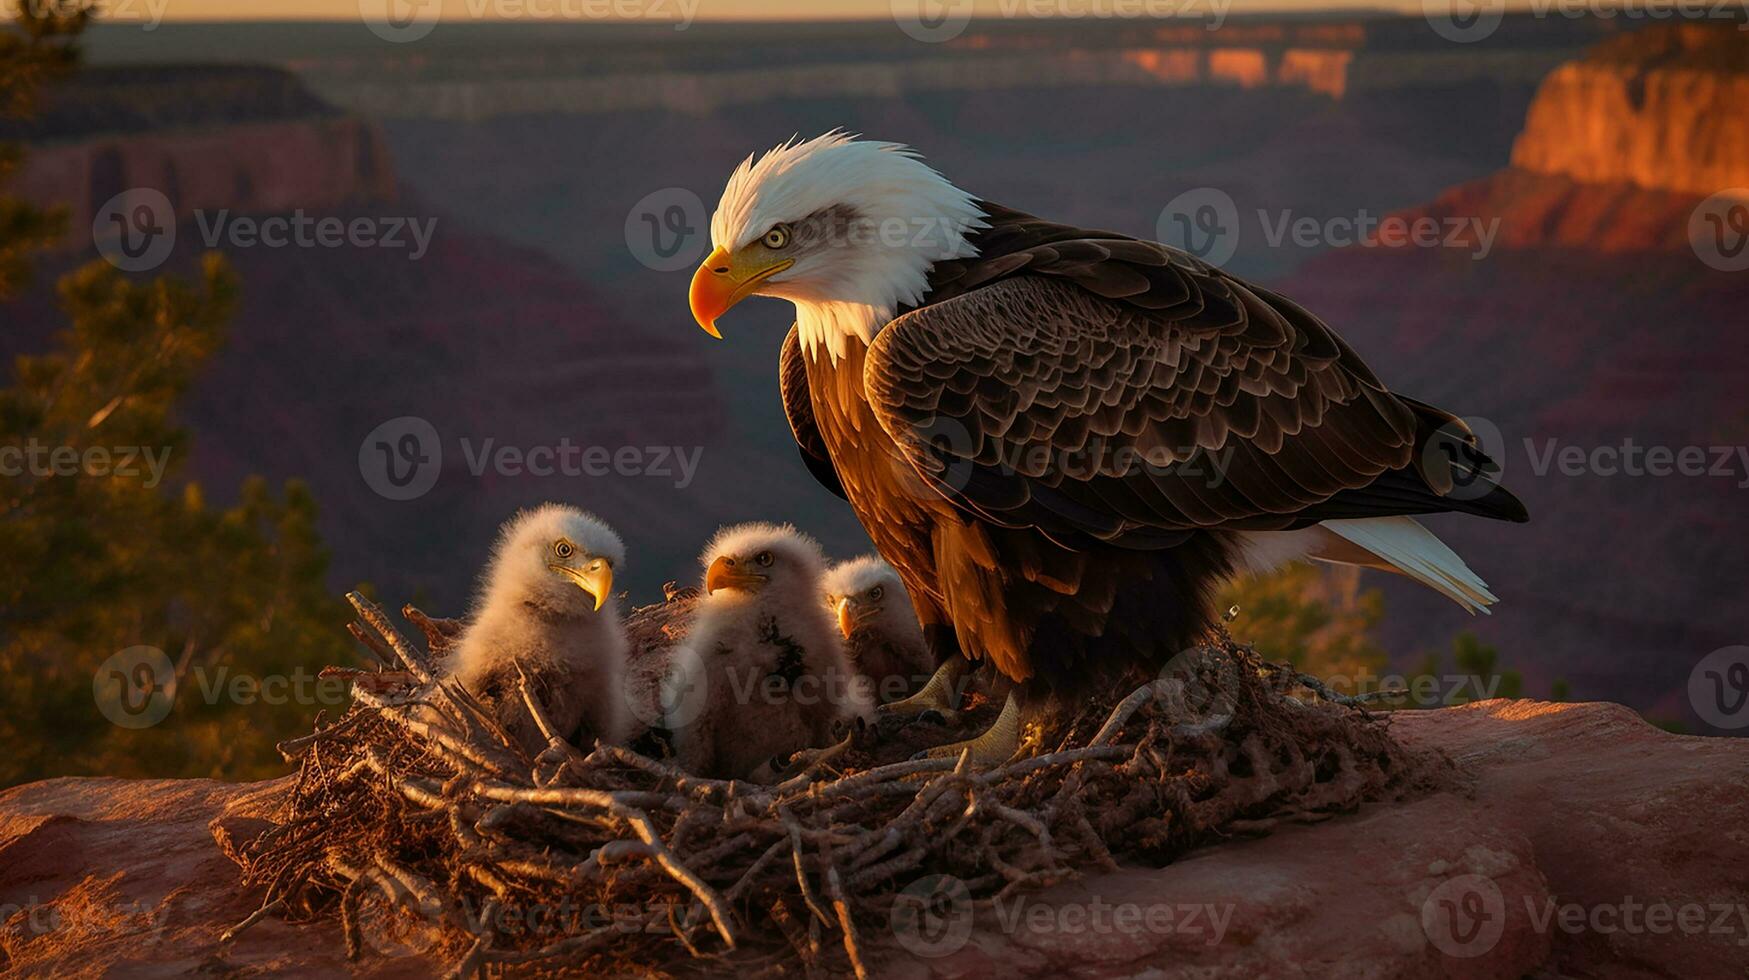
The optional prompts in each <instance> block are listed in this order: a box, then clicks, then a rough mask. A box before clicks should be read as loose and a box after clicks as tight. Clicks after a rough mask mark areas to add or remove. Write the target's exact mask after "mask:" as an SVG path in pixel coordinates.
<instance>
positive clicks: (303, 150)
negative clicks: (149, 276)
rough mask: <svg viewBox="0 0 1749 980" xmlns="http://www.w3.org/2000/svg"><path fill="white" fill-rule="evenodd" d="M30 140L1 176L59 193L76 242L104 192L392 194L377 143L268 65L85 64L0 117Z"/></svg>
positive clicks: (254, 209)
mask: <svg viewBox="0 0 1749 980" xmlns="http://www.w3.org/2000/svg"><path fill="white" fill-rule="evenodd" d="M0 127H3V128H0V140H14V139H22V140H25V141H28V142H29V143H30V144H31V150H30V152H29V154H27V155H26V157H25V160H24V166H23V168H22V169H21V170H20V172H19V174H18V176H17V178H16V179H15V181H14V182H13V184H12V187H13V188H14V189H16V190H17V191H18V192H19V193H20V194H22V195H23V196H24V197H25V198H26V199H29V200H36V201H55V202H61V203H64V204H66V205H67V206H68V207H69V209H70V211H71V214H70V222H69V229H68V231H69V234H68V237H67V239H66V244H67V245H68V246H70V247H72V248H75V249H84V248H86V247H87V246H88V245H89V244H90V241H91V224H92V219H93V218H94V217H95V216H96V215H97V213H98V212H99V210H100V209H101V208H102V207H103V206H104V204H105V202H107V201H109V200H110V199H111V198H112V197H114V196H115V195H117V194H120V193H121V192H123V191H126V190H129V189H132V188H142V187H144V188H152V189H155V190H158V191H161V192H162V193H164V194H165V195H166V196H167V197H168V198H169V199H170V202H171V205H172V207H174V208H175V210H176V214H177V216H178V217H179V218H180V219H182V220H188V219H189V218H190V216H192V215H193V214H194V212H196V211H200V210H207V211H217V210H221V209H229V210H231V211H234V212H248V213H258V214H265V213H276V212H289V211H292V210H294V209H298V208H303V209H306V210H317V211H319V210H323V209H343V208H348V207H355V206H358V205H362V204H369V203H377V202H383V201H392V200H394V199H395V198H396V196H397V188H396V180H395V172H394V166H393V163H392V161H391V158H390V154H389V150H388V145H387V143H386V142H385V141H384V139H383V136H382V133H381V132H380V130H379V129H378V128H377V126H376V125H375V124H374V123H371V122H368V121H366V120H363V119H359V118H357V117H354V116H350V115H346V114H344V113H342V112H341V111H340V110H338V109H336V108H335V107H333V106H331V105H329V104H328V103H326V102H323V101H322V100H321V99H319V98H317V97H316V96H315V95H314V94H312V93H311V92H310V91H309V90H308V89H307V88H306V87H305V86H304V85H303V83H302V82H301V81H299V80H298V78H297V77H296V76H295V75H293V74H291V73H290V72H287V71H282V70H280V69H277V68H259V67H248V66H217V65H214V66H161V67H135V68H94V69H90V70H87V71H84V72H81V73H80V74H78V75H76V76H74V77H73V78H72V79H70V80H68V81H67V82H65V83H63V84H59V85H57V86H55V87H54V88H53V89H51V90H50V93H49V95H48V97H47V98H46V99H45V101H44V104H43V106H42V107H41V111H40V112H39V114H38V115H37V116H36V117H35V118H33V119H30V120H26V121H23V122H12V121H8V122H5V123H0Z"/></svg>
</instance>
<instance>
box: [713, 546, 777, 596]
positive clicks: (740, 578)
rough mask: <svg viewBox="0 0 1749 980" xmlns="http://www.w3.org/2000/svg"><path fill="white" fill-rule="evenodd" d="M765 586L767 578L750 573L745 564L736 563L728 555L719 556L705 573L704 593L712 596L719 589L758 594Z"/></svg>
mask: <svg viewBox="0 0 1749 980" xmlns="http://www.w3.org/2000/svg"><path fill="white" fill-rule="evenodd" d="M764 584H765V576H764V575H761V574H759V573H758V572H750V571H748V570H747V568H746V563H745V562H736V561H735V559H733V558H730V557H729V556H727V555H721V556H719V557H718V558H717V559H716V560H715V561H712V562H711V564H710V567H709V568H707V569H705V572H704V592H705V595H710V594H711V593H714V592H716V591H717V590H718V589H739V590H741V591H742V592H757V591H759V587H760V586H762V585H764Z"/></svg>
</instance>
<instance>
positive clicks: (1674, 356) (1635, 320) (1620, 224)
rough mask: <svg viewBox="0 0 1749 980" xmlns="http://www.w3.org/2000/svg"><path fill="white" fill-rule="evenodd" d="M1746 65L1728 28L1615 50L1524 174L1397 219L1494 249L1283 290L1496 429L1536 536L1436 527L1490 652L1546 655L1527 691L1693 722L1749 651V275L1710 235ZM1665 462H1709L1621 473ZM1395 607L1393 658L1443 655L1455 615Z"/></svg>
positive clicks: (1734, 154)
mask: <svg viewBox="0 0 1749 980" xmlns="http://www.w3.org/2000/svg"><path fill="white" fill-rule="evenodd" d="M1746 63H1749V33H1745V32H1741V31H1737V30H1735V29H1734V28H1733V27H1732V26H1731V25H1712V26H1705V27H1696V26H1694V25H1666V26H1664V27H1658V28H1652V29H1648V30H1646V31H1642V32H1640V33H1638V34H1635V35H1629V36H1626V37H1623V38H1620V39H1615V40H1612V41H1610V42H1607V43H1605V44H1603V45H1601V46H1600V47H1599V48H1598V49H1597V50H1596V51H1594V52H1592V53H1591V54H1589V55H1588V56H1587V57H1585V58H1583V59H1580V60H1577V61H1574V62H1572V63H1570V64H1567V65H1564V66H1562V67H1561V68H1559V69H1557V70H1556V71H1554V72H1553V73H1552V74H1551V76H1550V78H1549V80H1548V81H1547V82H1546V83H1545V84H1544V85H1543V87H1542V89H1541V92H1540V94H1539V95H1538V97H1537V99H1536V102H1535V104H1534V106H1533V107H1532V108H1531V109H1530V111H1529V112H1528V114H1527V119H1526V123H1525V127H1524V130H1523V133H1522V135H1521V136H1520V138H1519V140H1518V142H1517V147H1516V149H1515V151H1514V154H1513V166H1512V167H1510V168H1508V169H1505V170H1502V171H1500V172H1498V173H1495V174H1493V175H1490V176H1488V177H1485V178H1483V179H1481V180H1476V181H1472V182H1469V183H1465V184H1462V185H1459V186H1457V187H1454V188H1452V189H1450V190H1448V191H1446V192H1445V193H1443V194H1441V195H1440V196H1439V197H1438V198H1437V199H1436V200H1434V201H1433V202H1431V203H1429V204H1427V205H1425V206H1422V207H1419V208H1415V209H1412V210H1410V211H1407V212H1404V213H1402V214H1401V215H1400V216H1401V217H1403V218H1406V219H1408V220H1411V221H1414V220H1418V219H1433V220H1434V221H1436V222H1438V223H1439V224H1440V226H1441V227H1447V228H1452V227H1460V228H1465V229H1474V228H1487V229H1490V230H1491V232H1492V235H1493V238H1492V242H1493V249H1492V251H1491V252H1489V253H1488V254H1486V255H1480V254H1479V253H1478V252H1477V251H1476V250H1474V249H1473V248H1464V247H1459V248H1417V247H1412V246H1410V247H1397V248H1387V247H1369V248H1348V249H1341V250H1336V251H1332V252H1328V253H1325V254H1323V255H1321V256H1319V257H1317V258H1315V259H1313V260H1312V261H1310V262H1308V263H1306V264H1305V265H1304V266H1302V267H1301V268H1300V269H1299V270H1297V271H1296V273H1295V274H1294V275H1293V276H1292V277H1291V278H1289V279H1288V280H1287V281H1286V282H1285V283H1283V284H1282V285H1281V289H1282V290H1283V291H1284V292H1286V293H1287V294H1288V295H1291V296H1293V297H1294V298H1295V299H1296V300H1298V301H1300V302H1301V303H1303V304H1305V305H1306V306H1307V307H1308V308H1310V309H1313V310H1316V311H1317V312H1318V313H1319V314H1320V315H1321V316H1323V317H1324V318H1326V319H1327V320H1329V321H1330V322H1332V323H1334V324H1337V325H1338V326H1339V327H1340V329H1341V330H1342V331H1343V334H1344V336H1345V337H1347V338H1348V339H1349V340H1350V342H1352V343H1353V345H1354V346H1355V348H1356V349H1357V350H1360V351H1362V352H1363V353H1364V354H1365V356H1366V357H1367V360H1368V362H1369V363H1370V364H1371V365H1372V366H1373V367H1374V368H1375V369H1376V370H1377V371H1378V372H1379V374H1380V376H1381V377H1383V378H1384V379H1385V380H1386V382H1387V383H1388V384H1390V385H1391V386H1392V387H1393V388H1394V389H1396V390H1399V391H1402V392H1404V393H1406V394H1409V395H1413V396H1415V397H1418V398H1424V399H1427V400H1430V401H1432V402H1434V403H1435V404H1439V405H1442V406H1445V407H1447V408H1451V409H1453V410H1455V411H1457V412H1459V413H1461V414H1464V415H1467V416H1471V417H1478V416H1479V417H1481V418H1482V419H1483V420H1484V421H1485V422H1486V423H1487V425H1488V428H1489V429H1490V430H1496V431H1498V433H1499V437H1498V439H1497V440H1496V441H1495V443H1494V444H1493V445H1491V446H1490V449H1491V451H1493V452H1494V453H1495V454H1496V455H1498V456H1499V457H1500V458H1501V462H1502V464H1503V465H1504V467H1505V474H1504V478H1505V482H1506V484H1507V485H1508V486H1510V487H1511V488H1512V489H1513V490H1514V491H1515V492H1516V493H1518V495H1519V496H1520V497H1521V498H1523V499H1524V501H1525V502H1526V504H1527V505H1528V507H1529V509H1530V512H1531V523H1530V524H1529V525H1527V526H1524V527H1515V528H1502V527H1499V526H1497V525H1490V524H1486V523H1482V522H1462V521H1455V522H1451V523H1449V524H1441V525H1440V527H1439V531H1440V533H1441V535H1442V536H1445V537H1447V538H1448V540H1450V541H1451V543H1452V544H1453V546H1454V547H1456V548H1457V549H1458V550H1459V551H1460V552H1462V553H1463V554H1465V555H1466V556H1468V557H1469V558H1470V560H1471V562H1472V563H1473V564H1474V566H1475V567H1476V569H1477V570H1478V572H1479V573H1480V574H1482V575H1483V576H1484V577H1486V578H1487V579H1488V580H1489V583H1490V585H1492V586H1493V587H1494V588H1495V590H1496V591H1497V592H1498V593H1499V594H1500V595H1501V596H1502V597H1503V600H1504V601H1503V604H1502V606H1501V608H1500V611H1499V615H1496V616H1494V617H1492V618H1491V619H1490V621H1488V622H1487V623H1483V624H1479V625H1478V627H1477V629H1478V632H1481V633H1482V634H1483V635H1484V636H1486V637H1488V638H1489V639H1491V640H1493V641H1494V642H1497V643H1498V644H1499V645H1500V646H1501V647H1502V648H1503V649H1514V650H1525V651H1531V650H1534V651H1535V654H1534V655H1531V654H1529V653H1527V654H1526V655H1525V661H1524V662H1525V669H1526V672H1527V675H1528V677H1527V683H1528V684H1529V685H1530V687H1529V689H1532V690H1538V689H1543V688H1542V687H1541V685H1545V684H1547V683H1550V681H1551V680H1552V679H1553V678H1555V677H1564V678H1565V679H1567V680H1568V681H1570V682H1571V683H1572V684H1573V688H1574V691H1575V692H1576V693H1578V694H1581V695H1583V694H1585V692H1587V691H1588V690H1590V691H1595V690H1609V691H1611V692H1613V693H1614V696H1617V697H1621V698H1622V699H1624V700H1627V701H1629V702H1630V703H1631V704H1633V705H1634V706H1635V707H1637V708H1639V709H1640V710H1643V711H1647V712H1649V713H1651V714H1652V715H1653V716H1655V717H1660V718H1670V719H1673V720H1674V719H1682V720H1683V721H1685V722H1686V723H1688V724H1698V722H1697V720H1695V719H1694V717H1693V714H1692V712H1691V710H1690V706H1689V701H1688V698H1687V697H1686V693H1685V686H1686V684H1687V682H1688V678H1689V673H1690V671H1691V670H1692V669H1693V668H1694V665H1695V664H1696V662H1697V661H1699V660H1700V659H1701V658H1702V657H1704V656H1706V655H1707V654H1708V653H1709V652H1711V651H1713V650H1715V649H1718V648H1721V647H1724V646H1728V645H1732V644H1737V643H1742V642H1743V640H1744V637H1745V636H1749V609H1745V608H1744V606H1743V604H1742V602H1741V601H1740V600H1741V597H1740V595H1739V592H1740V591H1741V590H1740V588H1739V583H1741V582H1742V581H1743V580H1744V579H1745V577H1749V559H1746V558H1745V556H1744V555H1743V554H1742V552H1741V549H1740V548H1735V547H1732V546H1731V545H1728V544H1726V543H1725V542H1734V541H1738V540H1741V539H1742V538H1743V537H1744V536H1745V535H1749V513H1746V512H1745V511H1744V508H1743V507H1742V494H1743V493H1744V487H1746V486H1749V450H1744V449H1743V448H1742V447H1744V446H1749V416H1745V414H1744V412H1743V407H1742V405H1743V402H1742V395H1741V392H1742V390H1743V387H1744V386H1745V385H1749V336H1745V334H1744V331H1743V330H1742V323H1743V313H1742V311H1743V310H1744V309H1749V273H1745V272H1742V271H1731V269H1730V266H1729V264H1728V263H1726V262H1723V261H1721V255H1728V254H1729V252H1728V249H1729V246H1730V243H1729V242H1726V243H1725V247H1724V249H1722V250H1712V249H1709V248H1708V242H1706V241H1704V240H1698V239H1693V238H1691V229H1692V228H1693V227H1695V226H1697V224H1698V226H1699V227H1702V228H1705V227H1708V226H1706V225H1705V224H1700V223H1699V222H1700V221H1701V220H1702V219H1704V218H1705V216H1706V214H1707V213H1708V209H1709V208H1710V207H1715V206H1716V205H1709V204H1704V203H1703V202H1707V201H1709V199H1711V200H1712V201H1714V202H1716V201H1717V200H1719V199H1717V198H1713V197H1712V195H1714V194H1716V193H1717V192H1720V191H1723V190H1725V189H1727V188H1731V187H1742V186H1749V116H1746V115H1745V114H1744V113H1743V111H1742V108H1741V107H1742V105H1743V104H1744V101H1743V100H1744V99H1745V97H1749V75H1745V73H1744V70H1743V66H1744V65H1745V64H1746ZM1731 93H1735V94H1734V95H1733V94H1731ZM1733 98H1734V99H1736V100H1737V102H1736V103H1735V105H1732V104H1730V102H1729V100H1730V99H1733ZM1729 231H1730V227H1729V224H1728V222H1727V224H1726V232H1727V233H1729ZM1652 447H1657V450H1656V451H1657V452H1659V453H1677V452H1682V451H1687V452H1689V453H1690V454H1691V456H1693V455H1694V454H1701V455H1704V457H1705V459H1706V460H1707V465H1706V466H1705V467H1703V468H1697V469H1695V470H1692V471H1690V472H1688V473H1676V472H1672V471H1664V472H1649V471H1647V470H1646V469H1645V468H1644V467H1634V466H1632V465H1625V466H1624V463H1626V462H1627V461H1631V460H1632V459H1633V458H1634V454H1636V453H1640V454H1643V453H1646V452H1648V451H1649V450H1650V449H1651V448H1652ZM1557 452H1558V453H1561V454H1565V456H1564V457H1557V456H1555V455H1554V453H1557ZM1563 458H1564V459H1565V460H1566V462H1562V461H1561V460H1562V459H1563ZM1603 528H1608V529H1609V530H1608V532H1607V533H1599V531H1600V529H1603ZM1385 587H1386V589H1387V605H1388V606H1389V608H1390V609H1391V610H1392V616H1391V619H1390V623H1389V624H1388V631H1387V632H1388V634H1389V635H1388V637H1387V641H1388V642H1387V645H1388V646H1390V647H1392V648H1393V649H1397V650H1413V649H1415V648H1416V647H1417V646H1421V645H1424V644H1425V639H1424V638H1423V637H1420V636H1418V635H1417V632H1416V628H1415V625H1416V623H1417V622H1418V621H1420V620H1421V618H1422V617H1424V616H1432V615H1437V613H1438V612H1439V610H1440V605H1439V604H1440V603H1441V602H1442V600H1440V599H1439V598H1438V597H1437V596H1435V597H1432V600H1431V601H1429V598H1428V596H1425V595H1420V594H1417V593H1416V591H1415V590H1413V589H1406V588H1398V587H1397V586H1396V585H1395V583H1385ZM1659 646H1663V647H1666V648H1669V647H1677V648H1680V649H1681V650H1682V651H1683V652H1682V654H1681V655H1679V656H1675V657H1661V658H1649V657H1646V656H1645V655H1644V651H1646V650H1648V649H1652V648H1655V647H1659Z"/></svg>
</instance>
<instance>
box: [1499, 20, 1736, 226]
mask: <svg viewBox="0 0 1749 980" xmlns="http://www.w3.org/2000/svg"><path fill="white" fill-rule="evenodd" d="M1745 107H1749V33H1745V32H1743V31H1740V30H1737V29H1736V27H1735V25H1730V24H1717V23H1711V24H1703V23H1689V24H1669V25H1661V26H1659V27H1654V28H1650V29H1647V30H1643V31H1639V32H1637V33H1634V34H1629V35H1625V36H1622V37H1618V38H1612V39H1611V40H1609V41H1607V42H1605V43H1603V44H1601V45H1599V46H1598V47H1597V49H1596V50H1595V51H1593V52H1592V53H1591V54H1590V55H1589V56H1587V57H1586V58H1584V59H1582V60H1579V61H1573V62H1568V63H1567V64H1565V65H1562V66H1561V67H1560V68H1558V69H1556V70H1555V71H1554V73H1553V74H1551V75H1550V76H1549V77H1548V79H1547V80H1546V81H1544V82H1543V86H1542V89H1541V91H1540V92H1538V94H1537V98H1536V101H1535V102H1534V103H1533V104H1532V105H1531V107H1530V115H1529V117H1528V118H1527V119H1526V121H1525V128H1524V133H1523V135H1522V136H1520V137H1519V139H1518V143H1517V145H1515V146H1514V147H1513V148H1512V165H1513V166H1514V167H1517V168H1519V169H1522V170H1528V171H1531V172H1533V173H1542V174H1554V175H1560V176H1564V177H1571V178H1573V179H1574V180H1578V181H1582V182H1585V183H1592V184H1608V183H1616V182H1622V183H1629V184H1633V185H1635V186H1636V187H1642V188H1646V189H1648V190H1665V191H1681V192H1687V193H1691V194H1699V195H1701V196H1702V197H1705V196H1708V195H1710V194H1713V193H1715V192H1717V191H1719V190H1721V189H1723V188H1727V187H1745V186H1749V111H1745Z"/></svg>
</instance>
